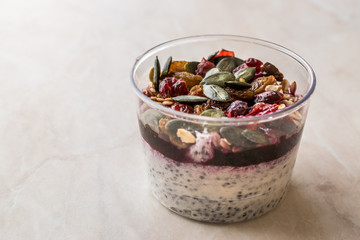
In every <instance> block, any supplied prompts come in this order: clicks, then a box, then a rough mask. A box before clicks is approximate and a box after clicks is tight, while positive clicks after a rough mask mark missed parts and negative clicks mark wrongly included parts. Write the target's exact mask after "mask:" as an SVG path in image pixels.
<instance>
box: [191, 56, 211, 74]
mask: <svg viewBox="0 0 360 240" xmlns="http://www.w3.org/2000/svg"><path fill="white" fill-rule="evenodd" d="M214 67H215V64H214V63H212V62H210V61H208V60H206V59H205V58H203V59H202V60H201V62H200V63H199V65H198V68H197V69H196V71H195V73H196V74H197V75H200V76H202V77H204V76H205V74H206V73H207V72H208V71H209V70H210V69H212V68H214Z"/></svg>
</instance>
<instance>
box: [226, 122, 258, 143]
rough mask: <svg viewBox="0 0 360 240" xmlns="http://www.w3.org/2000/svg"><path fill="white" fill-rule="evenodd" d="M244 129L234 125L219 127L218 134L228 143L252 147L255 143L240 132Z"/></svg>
mask: <svg viewBox="0 0 360 240" xmlns="http://www.w3.org/2000/svg"><path fill="white" fill-rule="evenodd" d="M243 131H244V130H243V129H241V128H236V127H222V128H220V135H221V136H222V137H223V138H225V139H226V140H227V141H228V142H229V143H231V144H233V145H236V146H242V147H252V146H254V145H255V144H254V143H253V142H250V141H249V140H248V139H246V138H245V137H244V136H243V135H242V132H243Z"/></svg>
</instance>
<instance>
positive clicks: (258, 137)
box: [241, 129, 268, 144]
mask: <svg viewBox="0 0 360 240" xmlns="http://www.w3.org/2000/svg"><path fill="white" fill-rule="evenodd" d="M241 134H242V135H243V136H244V137H245V138H246V139H247V140H249V141H251V142H253V143H259V144H267V143H268V138H267V137H266V135H265V133H264V132H262V131H261V130H253V129H245V130H244V131H242V133H241Z"/></svg>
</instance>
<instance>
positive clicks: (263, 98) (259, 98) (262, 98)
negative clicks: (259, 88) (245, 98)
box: [254, 91, 284, 103]
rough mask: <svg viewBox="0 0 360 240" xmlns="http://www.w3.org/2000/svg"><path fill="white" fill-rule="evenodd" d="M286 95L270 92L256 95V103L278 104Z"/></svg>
mask: <svg viewBox="0 0 360 240" xmlns="http://www.w3.org/2000/svg"><path fill="white" fill-rule="evenodd" d="M283 97H284V95H283V94H282V93H281V92H278V91H268V92H263V93H259V94H257V95H255V100H254V101H255V102H256V103H260V102H264V103H278V102H279V101H280V100H281V99H283Z"/></svg>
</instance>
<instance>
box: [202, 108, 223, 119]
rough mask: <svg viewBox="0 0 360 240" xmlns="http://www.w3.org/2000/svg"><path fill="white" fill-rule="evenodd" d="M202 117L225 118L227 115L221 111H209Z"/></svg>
mask: <svg viewBox="0 0 360 240" xmlns="http://www.w3.org/2000/svg"><path fill="white" fill-rule="evenodd" d="M200 116H206V117H218V118H220V117H225V114H224V112H223V111H222V110H220V109H207V110H205V111H203V112H202V113H201V114H200Z"/></svg>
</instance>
